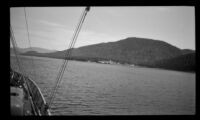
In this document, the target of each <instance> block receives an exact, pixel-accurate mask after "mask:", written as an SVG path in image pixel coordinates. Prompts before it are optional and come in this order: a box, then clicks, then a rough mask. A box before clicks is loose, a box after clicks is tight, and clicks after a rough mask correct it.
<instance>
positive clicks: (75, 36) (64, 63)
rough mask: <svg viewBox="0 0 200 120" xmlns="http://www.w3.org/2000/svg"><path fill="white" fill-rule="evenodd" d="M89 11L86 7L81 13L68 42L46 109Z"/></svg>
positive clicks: (50, 102)
mask: <svg viewBox="0 0 200 120" xmlns="http://www.w3.org/2000/svg"><path fill="white" fill-rule="evenodd" d="M89 10H90V7H86V8H85V10H84V11H83V14H82V16H81V19H80V22H79V24H78V25H77V27H76V30H75V33H74V35H73V37H72V40H71V42H70V44H69V48H68V50H67V51H66V54H65V56H64V60H63V64H62V66H61V67H60V70H59V73H58V75H57V77H56V80H57V81H56V85H55V87H54V89H53V91H52V92H51V95H50V100H49V103H48V104H47V107H49V108H50V107H51V104H52V102H53V100H54V98H55V94H56V90H57V89H58V86H59V84H60V83H61V80H62V77H63V74H64V71H65V69H66V67H67V65H68V64H67V63H68V60H69V58H70V55H71V51H72V48H73V46H74V45H75V43H76V40H77V37H78V34H79V32H80V30H81V27H82V24H83V22H84V20H85V17H86V15H87V12H88V11H89Z"/></svg>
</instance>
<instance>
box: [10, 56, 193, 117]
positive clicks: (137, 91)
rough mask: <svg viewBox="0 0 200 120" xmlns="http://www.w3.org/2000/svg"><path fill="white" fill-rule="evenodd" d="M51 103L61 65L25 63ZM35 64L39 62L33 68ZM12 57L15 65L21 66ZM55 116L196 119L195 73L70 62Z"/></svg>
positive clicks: (25, 60)
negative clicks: (148, 116) (188, 117)
mask: <svg viewBox="0 0 200 120" xmlns="http://www.w3.org/2000/svg"><path fill="white" fill-rule="evenodd" d="M20 58H21V61H22V63H23V68H24V69H25V71H26V73H27V74H28V75H30V77H31V78H32V79H34V81H35V82H36V83H37V84H38V86H39V87H40V88H41V91H42V93H43V94H44V96H45V98H46V101H47V102H48V100H49V95H50V91H51V90H52V88H53V87H54V86H55V82H56V76H57V74H58V71H59V68H60V66H61V64H62V60H60V59H51V58H42V57H25V56H23V57H20ZM30 58H34V66H33V65H32V61H31V59H30ZM13 63H16V62H15V59H14V58H13V57H11V64H12V65H13V66H15V68H16V65H17V64H13ZM51 112H52V114H53V115H174V114H175V115H183V114H184V115H191V114H195V73H186V72H177V71H170V70H160V69H152V68H140V67H129V66H122V65H108V64H98V63H89V62H78V61H70V62H69V64H68V67H67V70H66V71H65V73H64V76H63V79H62V83H61V85H60V87H59V89H58V91H57V94H56V98H55V100H54V102H53V104H52V110H51Z"/></svg>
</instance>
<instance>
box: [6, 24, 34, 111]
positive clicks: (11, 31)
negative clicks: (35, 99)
mask: <svg viewBox="0 0 200 120" xmlns="http://www.w3.org/2000/svg"><path fill="white" fill-rule="evenodd" d="M10 34H11V35H10V36H11V43H12V45H13V50H14V53H15V56H16V60H17V64H18V67H19V71H20V72H21V73H22V74H23V75H22V77H23V78H22V80H23V82H24V83H25V87H26V88H27V89H28V90H27V93H28V96H29V99H32V97H31V96H30V95H32V92H31V91H30V87H29V85H28V84H27V82H26V80H25V76H24V75H25V71H24V69H23V67H22V65H21V64H20V59H19V57H18V55H17V54H18V53H17V50H16V48H18V47H17V42H16V40H15V37H14V32H13V30H12V26H11V25H10ZM33 111H34V113H36V111H35V107H34V106H33Z"/></svg>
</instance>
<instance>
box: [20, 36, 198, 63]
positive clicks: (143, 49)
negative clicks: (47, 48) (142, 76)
mask: <svg viewBox="0 0 200 120" xmlns="http://www.w3.org/2000/svg"><path fill="white" fill-rule="evenodd" d="M67 51H69V50H63V51H56V52H51V53H31V54H30V53H29V54H26V53H24V54H23V55H33V56H39V57H50V58H60V59H64V56H65V54H66V52H67ZM71 52H72V53H71V57H70V58H68V59H74V60H82V61H88V60H89V61H94V62H98V61H101V60H107V61H109V60H111V61H115V62H118V63H122V64H123V63H127V64H135V65H142V66H151V67H152V66H153V65H154V66H153V67H159V65H157V64H155V61H156V62H158V61H162V60H168V59H176V57H178V56H181V55H186V56H187V55H188V53H194V54H195V51H193V50H189V49H180V48H178V47H176V46H173V45H171V44H169V43H167V42H164V41H161V40H154V39H147V38H136V37H128V38H126V39H121V40H119V41H115V42H108V43H99V44H94V45H88V46H82V47H79V48H73V49H71ZM183 58H185V57H183ZM190 58H191V59H194V58H193V57H190ZM177 59H178V58H177ZM169 61H170V60H169ZM174 62H175V61H174ZM179 62H180V63H182V64H186V63H184V62H181V60H179ZM165 64H166V65H167V62H165ZM192 64H193V63H192ZM164 66H165V65H164ZM174 67H175V66H174Z"/></svg>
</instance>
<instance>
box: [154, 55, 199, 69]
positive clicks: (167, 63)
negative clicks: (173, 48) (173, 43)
mask: <svg viewBox="0 0 200 120" xmlns="http://www.w3.org/2000/svg"><path fill="white" fill-rule="evenodd" d="M195 62H196V61H195V52H194V53H188V54H183V55H180V56H176V57H173V58H170V59H164V60H159V61H155V62H154V64H152V67H157V68H164V69H171V70H180V71H195V65H196V64H195Z"/></svg>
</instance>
